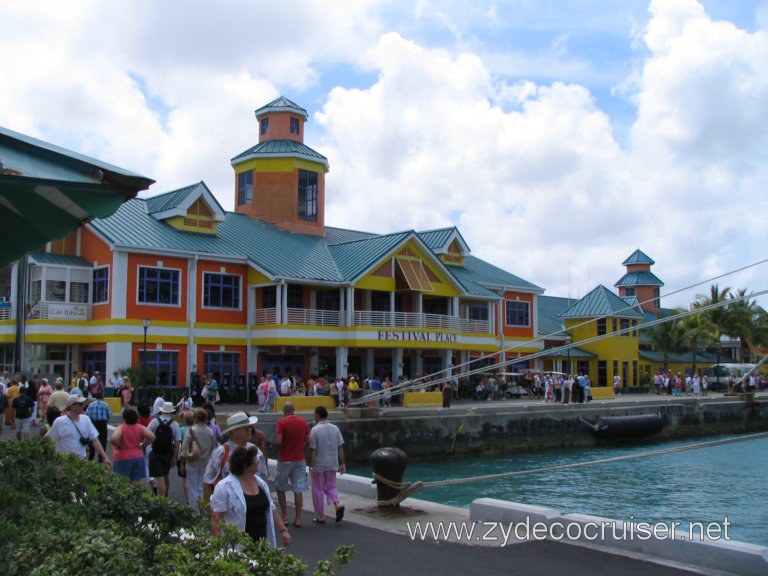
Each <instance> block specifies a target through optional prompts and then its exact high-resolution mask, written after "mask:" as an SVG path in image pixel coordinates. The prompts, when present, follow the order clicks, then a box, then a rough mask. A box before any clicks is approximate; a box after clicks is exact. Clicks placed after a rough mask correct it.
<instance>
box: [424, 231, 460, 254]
mask: <svg viewBox="0 0 768 576" xmlns="http://www.w3.org/2000/svg"><path fill="white" fill-rule="evenodd" d="M454 237H455V238H457V239H458V241H459V243H460V244H461V245H462V247H463V248H464V251H465V254H468V253H469V245H468V244H467V243H466V241H465V240H464V238H463V237H462V235H461V232H459V229H458V228H456V227H455V226H450V227H448V228H439V229H437V230H426V231H424V232H419V238H421V239H422V241H423V242H424V244H426V245H427V246H429V249H430V250H432V251H433V252H441V251H443V250H445V249H447V248H448V243H449V241H450V240H451V238H454Z"/></svg>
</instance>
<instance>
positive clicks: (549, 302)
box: [536, 295, 575, 337]
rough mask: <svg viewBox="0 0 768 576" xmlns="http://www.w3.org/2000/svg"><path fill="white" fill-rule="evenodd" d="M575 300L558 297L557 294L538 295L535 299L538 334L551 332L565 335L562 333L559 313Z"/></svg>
mask: <svg viewBox="0 0 768 576" xmlns="http://www.w3.org/2000/svg"><path fill="white" fill-rule="evenodd" d="M574 302H575V300H574V299H573V298H560V297H557V296H543V295H542V296H539V297H538V298H537V299H536V308H537V312H538V315H537V320H538V322H537V327H538V331H539V334H538V335H539V336H549V335H551V334H557V333H558V332H559V333H560V334H559V335H560V336H561V337H562V336H565V334H563V333H562V332H563V329H564V328H565V326H564V325H563V319H562V318H561V317H560V315H561V314H562V313H563V312H565V311H566V310H567V309H568V308H569V307H570V306H571V304H573V303H574Z"/></svg>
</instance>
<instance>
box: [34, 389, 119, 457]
mask: <svg viewBox="0 0 768 576" xmlns="http://www.w3.org/2000/svg"><path fill="white" fill-rule="evenodd" d="M84 405H85V398H83V397H82V396H76V395H74V394H70V395H69V397H68V398H67V412H66V413H65V414H64V415H62V416H59V417H58V418H56V420H54V421H53V426H51V429H50V430H49V431H48V433H47V434H46V435H45V436H46V438H50V439H51V440H53V442H54V443H55V444H56V451H57V452H59V453H60V454H76V455H78V456H79V457H80V458H83V459H84V458H85V447H86V446H87V445H91V446H93V449H94V450H96V454H98V455H99V457H100V458H101V461H102V462H103V463H104V465H105V466H106V467H107V468H109V469H111V468H112V462H110V460H109V458H108V457H107V453H106V452H104V448H102V446H101V444H100V443H99V431H98V430H96V427H95V426H94V425H93V422H91V419H90V418H88V416H86V415H85V414H83V412H84V410H85V406H84Z"/></svg>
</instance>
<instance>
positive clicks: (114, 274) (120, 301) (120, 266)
mask: <svg viewBox="0 0 768 576" xmlns="http://www.w3.org/2000/svg"><path fill="white" fill-rule="evenodd" d="M127 277H128V253H127V252H122V251H113V252H112V270H111V278H110V291H111V292H112V295H111V296H112V314H111V317H112V318H115V319H123V318H126V315H127V310H128V283H127V282H125V281H123V282H115V281H114V279H115V278H127Z"/></svg>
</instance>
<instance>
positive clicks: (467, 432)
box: [260, 396, 768, 462]
mask: <svg viewBox="0 0 768 576" xmlns="http://www.w3.org/2000/svg"><path fill="white" fill-rule="evenodd" d="M638 414H660V415H661V417H662V419H663V421H664V427H663V429H662V431H661V432H660V433H658V434H656V435H654V436H652V438H658V439H669V438H694V437H701V436H711V435H715V434H728V433H743V432H758V431H766V430H768V398H766V397H758V398H757V399H754V400H743V399H741V398H735V397H707V398H689V397H678V398H675V397H666V396H664V397H656V396H653V397H647V396H646V397H643V398H642V399H629V400H623V399H619V400H606V401H597V402H592V403H589V404H576V405H559V404H543V403H541V402H539V403H532V402H527V403H517V402H515V401H507V402H475V403H462V404H460V405H457V406H455V407H453V408H450V409H447V410H441V409H437V408H423V409H414V408H410V409H403V408H393V409H377V408H367V409H360V408H357V409H349V410H348V411H347V412H346V413H344V412H341V411H335V412H332V415H331V419H332V421H333V422H334V423H335V424H337V425H338V426H339V428H340V429H341V431H342V434H343V435H344V439H345V443H346V444H345V448H346V452H347V458H348V459H349V460H350V461H352V462H367V461H368V460H369V457H370V454H371V452H373V451H374V450H376V449H377V448H380V447H382V446H395V447H398V448H401V449H403V450H404V451H405V452H406V453H407V454H408V455H409V457H412V458H437V457H442V456H447V455H470V454H493V453H505V452H522V451H531V450H541V449H546V448H561V447H583V446H594V445H596V444H598V443H600V442H605V441H601V440H597V439H596V438H595V436H594V434H593V433H592V431H591V430H590V429H589V428H587V427H586V426H585V425H584V424H583V423H582V422H581V421H580V418H582V419H584V420H586V421H589V422H594V421H595V420H596V419H597V418H598V417H606V416H627V415H638ZM305 416H306V417H307V418H308V419H310V418H311V415H310V414H306V415H305ZM279 417H280V415H278V414H268V415H263V416H260V427H261V428H262V429H263V430H264V431H265V432H266V433H267V436H268V438H269V440H270V441H271V440H273V439H274V424H275V422H276V421H277V419H278V418H279Z"/></svg>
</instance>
